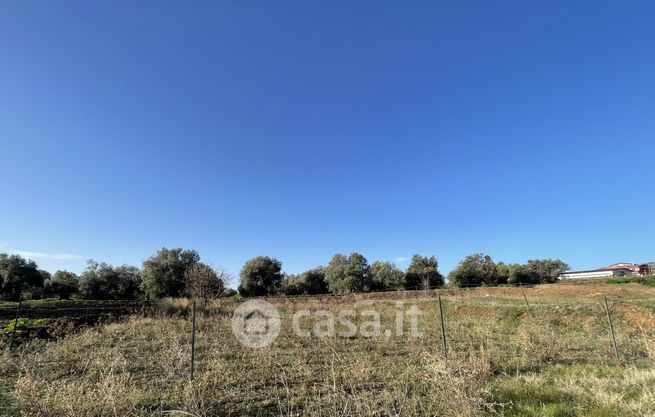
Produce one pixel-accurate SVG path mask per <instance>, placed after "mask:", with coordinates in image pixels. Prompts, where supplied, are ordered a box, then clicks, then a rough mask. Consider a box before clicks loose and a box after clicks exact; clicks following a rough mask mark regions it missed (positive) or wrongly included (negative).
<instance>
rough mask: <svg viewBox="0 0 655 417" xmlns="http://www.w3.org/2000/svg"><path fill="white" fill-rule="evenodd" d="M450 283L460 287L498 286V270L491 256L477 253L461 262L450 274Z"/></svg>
mask: <svg viewBox="0 0 655 417" xmlns="http://www.w3.org/2000/svg"><path fill="white" fill-rule="evenodd" d="M448 281H449V282H450V283H452V284H454V285H457V286H458V287H470V286H478V285H483V284H484V285H498V283H499V275H498V269H497V268H496V264H495V263H494V261H493V259H491V256H489V255H485V254H484V253H475V254H473V255H469V256H467V257H466V258H464V259H462V260H461V261H460V262H459V264H458V265H457V267H456V268H455V269H453V270H452V271H451V272H450V274H448Z"/></svg>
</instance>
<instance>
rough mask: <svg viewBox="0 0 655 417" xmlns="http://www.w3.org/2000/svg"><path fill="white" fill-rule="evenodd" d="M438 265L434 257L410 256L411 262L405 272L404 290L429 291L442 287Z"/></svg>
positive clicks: (442, 278) (441, 276)
mask: <svg viewBox="0 0 655 417" xmlns="http://www.w3.org/2000/svg"><path fill="white" fill-rule="evenodd" d="M438 267H439V263H438V262H437V258H436V257H434V256H431V257H427V256H421V255H418V254H416V255H414V256H412V261H411V262H410V264H409V267H408V268H407V271H406V272H405V288H407V289H419V288H422V289H430V288H434V287H440V286H443V285H444V277H443V275H441V274H440V273H439V269H438Z"/></svg>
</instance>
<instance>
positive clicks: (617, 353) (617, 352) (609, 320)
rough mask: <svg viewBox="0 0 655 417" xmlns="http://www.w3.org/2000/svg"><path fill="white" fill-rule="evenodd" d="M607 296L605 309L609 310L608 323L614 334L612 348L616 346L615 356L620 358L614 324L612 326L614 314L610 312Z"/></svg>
mask: <svg viewBox="0 0 655 417" xmlns="http://www.w3.org/2000/svg"><path fill="white" fill-rule="evenodd" d="M604 298H605V311H606V312H607V323H608V324H609V326H610V333H611V334H612V348H614V356H616V359H619V348H618V347H617V346H616V336H614V326H612V315H611V314H610V307H609V305H608V304H607V296H604Z"/></svg>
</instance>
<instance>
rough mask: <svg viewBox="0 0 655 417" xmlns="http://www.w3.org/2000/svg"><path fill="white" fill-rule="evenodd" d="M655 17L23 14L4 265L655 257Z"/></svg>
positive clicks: (389, 8)
mask: <svg viewBox="0 0 655 417" xmlns="http://www.w3.org/2000/svg"><path fill="white" fill-rule="evenodd" d="M654 13H655V6H653V3H652V2H619V1H616V2H593V3H589V2H578V1H561V2H541V3H536V2H523V1H515V2H509V1H507V2H505V1H503V2H482V1H480V2H461V1H452V2H380V1H376V2H364V1H362V2H353V1H333V2H312V1H310V2H306V1H304V2H300V1H298V2H287V1H281V2H249V1H245V2H214V1H211V2H210V1H207V2H191V3H189V2H172V1H139V2H127V1H123V2H121V1H116V2H104V3H98V2H94V3H89V2H85V1H78V2H69V1H58V2H46V1H41V2H6V3H4V4H3V5H2V6H1V7H0V162H1V163H0V174H1V175H2V178H3V181H2V183H3V186H2V192H1V193H0V251H8V252H21V253H24V254H26V255H28V256H29V257H31V258H33V259H34V260H35V261H37V262H38V263H39V265H40V266H42V267H43V268H45V269H48V270H51V271H54V270H56V269H58V268H67V269H70V270H73V271H75V272H80V271H81V270H82V269H83V268H84V264H85V260H86V259H89V258H93V259H96V260H99V261H106V262H109V263H112V264H123V263H127V264H136V265H139V264H140V263H141V261H142V260H143V259H145V258H147V257H149V256H150V255H151V254H153V253H154V252H155V250H157V249H158V248H160V247H162V246H168V247H178V246H180V247H185V248H195V249H197V250H198V251H199V252H200V254H201V256H202V258H203V259H204V260H205V261H207V262H209V263H211V264H213V265H215V266H223V267H225V268H227V269H228V270H229V271H231V272H233V273H238V271H239V269H240V267H241V265H242V263H243V262H244V261H245V260H246V259H248V258H250V257H253V256H256V255H270V256H275V257H277V258H278V259H280V260H281V261H282V262H283V265H284V269H285V271H287V272H300V271H302V270H305V269H308V268H310V267H313V266H315V265H320V264H325V263H326V262H328V261H329V259H330V257H331V256H332V254H334V253H335V252H345V253H347V252H351V251H359V252H361V253H363V254H364V255H365V256H366V257H367V258H368V259H369V261H374V260H396V261H397V264H398V266H400V267H406V266H407V262H406V259H407V258H409V257H411V255H412V254H413V253H421V254H425V255H436V256H437V258H438V259H439V261H440V269H441V271H442V272H444V273H447V272H448V271H449V270H450V269H452V268H453V267H454V266H455V265H456V264H457V262H458V261H459V260H460V259H461V258H462V257H464V256H465V255H468V254H471V253H474V252H480V251H483V252H486V253H488V254H490V255H491V256H492V257H494V259H496V260H504V261H507V262H523V261H525V260H527V259H530V258H537V257H539V258H541V257H553V258H561V259H563V260H565V261H566V262H568V263H570V264H571V265H572V266H573V267H574V268H575V269H582V268H593V267H599V266H603V265H606V264H610V263H614V262H619V261H635V262H640V261H650V260H655V243H654V239H653V237H654V236H655V222H654V221H653V213H654V212H655V210H654V209H655V192H654V191H653V183H654V181H653V180H654V176H655V175H654V172H655V171H654V161H655V47H654V45H655V25H653V22H652V17H653V15H654Z"/></svg>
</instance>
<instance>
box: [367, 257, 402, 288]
mask: <svg viewBox="0 0 655 417" xmlns="http://www.w3.org/2000/svg"><path fill="white" fill-rule="evenodd" d="M371 282H372V287H373V290H400V289H402V288H403V287H404V285H405V273H404V272H403V271H401V270H400V269H398V268H397V267H396V265H394V264H393V263H392V262H380V261H375V262H373V263H372V264H371Z"/></svg>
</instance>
